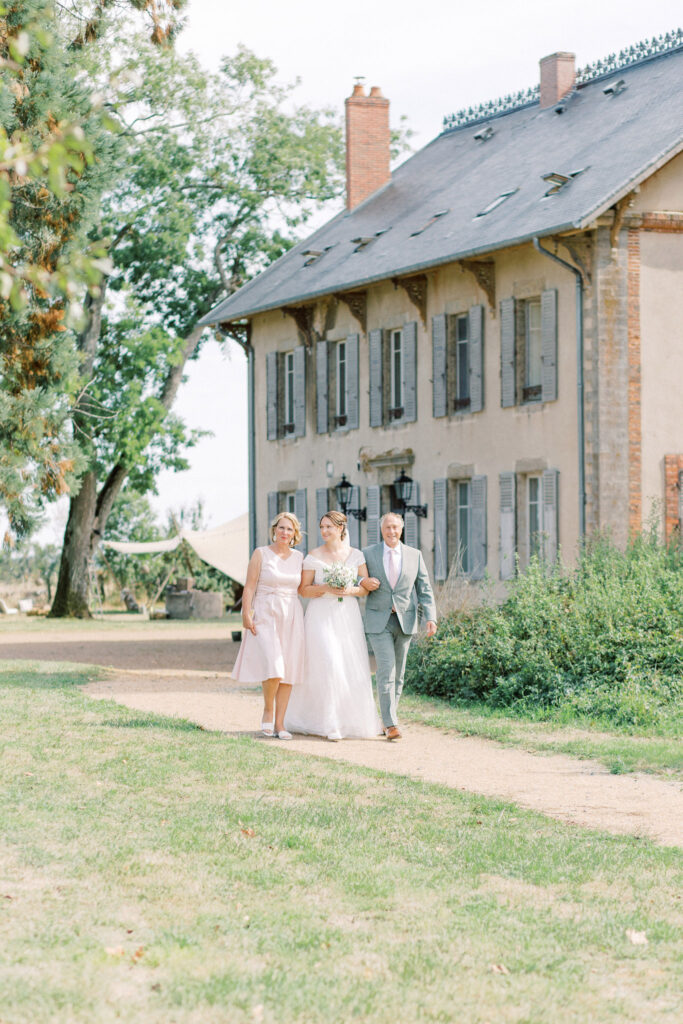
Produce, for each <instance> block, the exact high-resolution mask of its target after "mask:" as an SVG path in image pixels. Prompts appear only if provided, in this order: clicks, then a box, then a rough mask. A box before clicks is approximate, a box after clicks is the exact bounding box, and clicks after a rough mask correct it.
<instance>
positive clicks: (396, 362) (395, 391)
mask: <svg viewBox="0 0 683 1024" xmlns="http://www.w3.org/2000/svg"><path fill="white" fill-rule="evenodd" d="M389 360H390V367H391V401H390V403H389V407H390V411H391V412H392V413H393V416H394V419H400V417H401V416H402V415H403V411H402V410H403V408H404V399H405V354H404V351H403V331H401V330H392V331H390V332H389ZM397 399H398V401H397ZM399 409H400V410H401V412H400V413H399V412H398V410H399Z"/></svg>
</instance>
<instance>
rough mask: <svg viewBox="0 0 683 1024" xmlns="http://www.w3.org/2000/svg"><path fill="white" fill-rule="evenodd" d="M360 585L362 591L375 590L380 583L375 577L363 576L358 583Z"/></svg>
mask: <svg viewBox="0 0 683 1024" xmlns="http://www.w3.org/2000/svg"><path fill="white" fill-rule="evenodd" d="M360 585H361V587H363V589H364V590H368V591H369V590H377V588H378V587H379V585H380V582H379V580H378V579H377V577H376V576H365V577H364V578H363V579H362V580H361V581H360Z"/></svg>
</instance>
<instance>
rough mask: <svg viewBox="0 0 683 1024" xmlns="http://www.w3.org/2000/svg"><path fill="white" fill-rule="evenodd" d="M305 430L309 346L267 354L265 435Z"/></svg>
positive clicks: (296, 433)
mask: <svg viewBox="0 0 683 1024" xmlns="http://www.w3.org/2000/svg"><path fill="white" fill-rule="evenodd" d="M305 433H306V347H305V346H304V345H300V346H299V347H298V348H295V349H290V350H289V351H287V352H268V353H267V354H266V436H267V438H268V440H269V441H275V440H278V439H279V438H283V437H287V436H292V437H303V436H304V434H305Z"/></svg>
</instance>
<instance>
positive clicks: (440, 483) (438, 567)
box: [434, 479, 448, 582]
mask: <svg viewBox="0 0 683 1024" xmlns="http://www.w3.org/2000/svg"><path fill="white" fill-rule="evenodd" d="M434 579H435V580H437V581H439V582H441V581H443V580H446V579H448V480H446V479H440V480H435V481H434Z"/></svg>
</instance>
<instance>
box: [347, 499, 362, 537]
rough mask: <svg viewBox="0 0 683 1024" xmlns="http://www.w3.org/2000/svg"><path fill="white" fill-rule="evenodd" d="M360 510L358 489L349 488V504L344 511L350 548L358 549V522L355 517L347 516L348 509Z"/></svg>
mask: <svg viewBox="0 0 683 1024" xmlns="http://www.w3.org/2000/svg"><path fill="white" fill-rule="evenodd" d="M352 508H360V487H352V488H351V504H350V505H349V508H348V509H347V510H346V515H347V517H348V520H347V523H346V525H347V527H348V530H349V544H350V545H351V547H352V548H359V547H360V521H359V520H358V519H356V517H355V516H352V515H349V509H352Z"/></svg>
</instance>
